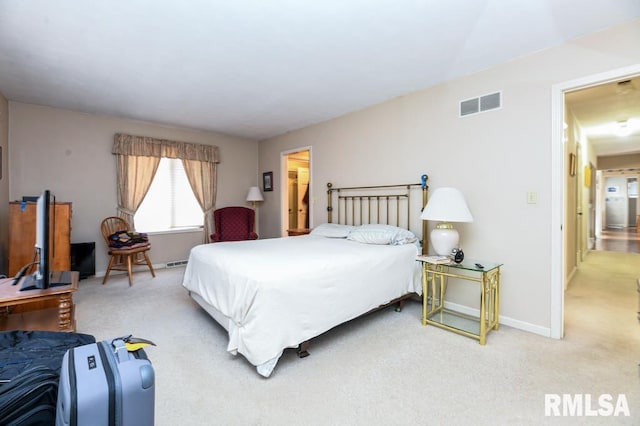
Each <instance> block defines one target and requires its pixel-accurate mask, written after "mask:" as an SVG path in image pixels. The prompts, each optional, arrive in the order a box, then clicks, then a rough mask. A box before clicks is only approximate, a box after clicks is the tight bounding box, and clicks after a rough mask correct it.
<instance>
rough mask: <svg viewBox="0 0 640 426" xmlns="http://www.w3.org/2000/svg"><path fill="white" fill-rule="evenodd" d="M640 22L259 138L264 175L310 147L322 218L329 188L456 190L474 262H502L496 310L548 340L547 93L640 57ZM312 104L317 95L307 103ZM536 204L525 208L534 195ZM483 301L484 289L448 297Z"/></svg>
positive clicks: (270, 221) (316, 210)
mask: <svg viewBox="0 0 640 426" xmlns="http://www.w3.org/2000/svg"><path fill="white" fill-rule="evenodd" d="M638 40H640V20H635V21H632V22H630V23H627V24H624V25H620V26H618V27H614V28H611V29H608V30H606V31H602V32H599V33H594V34H591V35H588V36H586V37H582V38H580V39H577V40H574V41H572V42H570V43H567V44H565V45H562V46H559V47H557V48H553V49H549V50H546V51H542V52H538V53H536V54H533V55H530V56H526V57H523V58H519V59H517V60H513V61H510V62H507V63H505V64H502V65H500V66H497V67H494V68H491V69H488V70H485V71H483V72H479V73H476V74H473V75H470V76H466V77H463V78H459V79H456V80H454V81H450V82H446V83H443V84H440V85H437V86H434V87H430V88H427V89H425V90H423V91H420V92H416V93H412V94H409V95H406V96H403V97H399V98H397V99H393V100H390V101H388V102H386V103H383V104H380V105H377V106H374V107H371V108H368V109H366V110H363V111H359V112H355V113H352V114H349V115H346V116H343V117H340V118H337V119H334V120H331V121H328V122H324V123H320V124H317V125H314V126H309V127H307V128H304V129H301V130H298V131H294V132H290V133H287V134H285V135H283V136H280V137H276V138H273V139H270V140H266V141H263V142H261V143H260V170H259V172H264V171H269V170H273V171H274V178H275V179H274V180H275V182H280V172H279V170H280V167H279V164H280V162H279V161H280V153H281V152H282V151H285V150H290V149H294V148H296V147H301V146H311V147H312V149H313V158H312V176H311V184H312V193H313V199H312V214H313V220H314V222H315V223H316V224H318V223H321V222H323V221H325V220H326V219H325V218H326V212H325V208H326V199H325V198H326V197H325V185H326V182H328V181H331V182H333V183H334V184H335V185H338V186H345V185H359V184H370V185H373V184H384V183H405V182H407V181H415V182H418V181H419V177H420V175H421V174H422V173H427V174H428V175H429V177H430V179H429V182H430V186H431V190H433V189H434V188H437V187H441V186H454V187H457V188H459V189H461V190H462V192H463V193H464V194H465V196H466V198H467V201H468V204H469V206H470V209H471V211H472V213H473V216H474V219H475V221H474V222H473V223H469V224H462V225H460V226H458V229H459V231H460V234H461V246H462V247H463V249H464V251H465V253H466V255H467V256H468V257H471V258H478V259H485V260H493V261H499V262H503V263H504V267H503V275H502V297H501V315H502V316H503V318H505V319H506V320H507V322H508V323H509V324H510V325H514V326H517V327H520V328H524V329H528V330H532V331H535V332H538V333H541V334H549V329H550V322H551V267H550V265H551V257H550V252H551V219H552V211H551V204H552V199H551V192H552V188H551V174H552V170H551V167H552V162H551V93H552V90H551V89H552V86H553V85H554V84H558V83H562V82H565V81H569V80H573V79H576V78H579V77H583V76H587V75H591V74H596V73H601V72H604V71H607V70H610V69H615V68H620V67H625V66H629V65H633V64H635V63H639V62H640V49H638ZM498 90H502V92H503V108H502V109H500V110H497V111H491V112H487V113H482V114H477V115H474V116H468V117H465V118H458V103H459V101H460V100H463V99H468V98H471V97H474V96H478V95H484V94H487V93H492V92H495V91H498ZM310 101H312V100H310ZM528 191H535V192H536V193H537V196H538V197H537V198H538V202H537V204H527V197H526V195H527V192H528ZM279 194H280V192H279V188H276V189H275V191H274V192H271V193H266V194H265V202H264V203H263V205H262V206H261V208H260V212H259V213H260V220H261V229H262V235H263V236H277V235H278V234H279V229H280V212H279V206H280V199H279ZM453 296H454V298H456V300H455V301H459V302H461V303H466V302H467V301H468V300H473V299H474V298H475V300H477V289H469V292H467V294H453Z"/></svg>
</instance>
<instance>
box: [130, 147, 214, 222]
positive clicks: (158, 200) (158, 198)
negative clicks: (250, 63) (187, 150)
mask: <svg viewBox="0 0 640 426" xmlns="http://www.w3.org/2000/svg"><path fill="white" fill-rule="evenodd" d="M134 218H135V222H136V229H137V230H138V231H141V232H154V231H167V230H174V229H180V228H189V227H198V226H202V225H203V220H204V218H203V215H202V209H201V208H200V205H199V204H198V201H197V200H196V197H195V196H194V195H193V191H192V190H191V186H190V185H189V180H188V179H187V175H186V173H185V171H184V167H183V166H182V160H180V159H174V158H162V159H161V160H160V164H159V165H158V171H157V172H156V175H155V176H154V178H153V182H152V183H151V187H150V188H149V192H147V195H146V196H145V198H144V200H143V201H142V204H141V205H140V207H139V208H138V211H137V212H136V215H135V217H134Z"/></svg>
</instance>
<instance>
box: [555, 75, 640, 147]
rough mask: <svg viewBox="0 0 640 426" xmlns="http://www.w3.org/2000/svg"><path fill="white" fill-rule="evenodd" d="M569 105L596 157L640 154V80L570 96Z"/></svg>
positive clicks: (618, 82)
mask: <svg viewBox="0 0 640 426" xmlns="http://www.w3.org/2000/svg"><path fill="white" fill-rule="evenodd" d="M565 102H566V105H567V108H568V109H569V110H570V111H571V112H572V113H573V115H574V116H575V118H576V121H578V123H579V125H580V127H581V128H582V129H583V131H584V132H585V133H586V135H587V138H588V139H589V142H590V144H591V147H592V148H593V150H594V152H595V154H596V155H598V156H609V155H621V154H629V153H640V76H638V77H634V78H628V79H623V80H619V81H615V82H611V83H607V84H602V85H599V86H595V87H590V88H587V89H582V90H578V91H575V92H571V93H567V94H566V95H565Z"/></svg>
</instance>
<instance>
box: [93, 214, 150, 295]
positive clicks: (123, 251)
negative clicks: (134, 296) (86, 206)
mask: <svg viewBox="0 0 640 426" xmlns="http://www.w3.org/2000/svg"><path fill="white" fill-rule="evenodd" d="M100 230H101V231H102V237H103V238H104V241H105V243H107V248H108V250H109V256H110V259H109V266H107V272H106V273H105V274H104V279H103V280H102V284H103V285H104V284H105V283H106V282H107V279H108V278H109V273H110V272H111V271H127V273H128V274H129V285H130V286H131V285H133V282H132V278H131V274H132V268H133V265H144V264H146V265H147V266H148V267H149V270H150V271H151V275H152V276H153V277H155V276H156V274H155V272H154V271H153V266H152V265H151V261H150V260H149V256H148V255H147V252H148V251H149V250H150V249H151V244H150V243H148V242H147V243H141V244H135V245H133V246H131V247H127V246H124V247H112V246H111V241H110V240H109V237H110V236H111V235H113V234H115V233H116V232H118V231H130V229H129V224H128V223H127V221H126V220H124V219H123V218H121V217H116V216H110V217H107V218H106V219H104V220H103V221H102V223H101V224H100Z"/></svg>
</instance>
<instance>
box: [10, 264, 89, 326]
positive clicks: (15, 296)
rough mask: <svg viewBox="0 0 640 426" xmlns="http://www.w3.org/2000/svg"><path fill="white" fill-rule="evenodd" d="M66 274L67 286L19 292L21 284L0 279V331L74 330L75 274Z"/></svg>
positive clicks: (76, 277)
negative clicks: (68, 281) (13, 283)
mask: <svg viewBox="0 0 640 426" xmlns="http://www.w3.org/2000/svg"><path fill="white" fill-rule="evenodd" d="M70 272H71V284H67V285H59V286H54V287H49V288H47V289H44V290H41V289H34V290H26V291H20V287H21V285H22V282H18V283H17V285H11V282H12V281H13V279H12V278H6V279H0V330H2V331H8V330H44V331H71V332H74V331H76V321H75V312H74V311H75V309H74V304H73V293H74V292H75V291H76V290H77V289H78V280H79V273H78V272H77V271H70ZM22 280H24V278H22ZM52 303H53V304H54V306H53V307H52Z"/></svg>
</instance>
